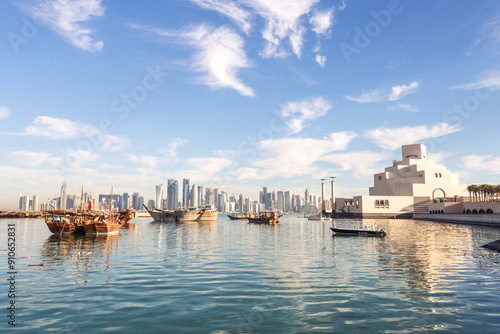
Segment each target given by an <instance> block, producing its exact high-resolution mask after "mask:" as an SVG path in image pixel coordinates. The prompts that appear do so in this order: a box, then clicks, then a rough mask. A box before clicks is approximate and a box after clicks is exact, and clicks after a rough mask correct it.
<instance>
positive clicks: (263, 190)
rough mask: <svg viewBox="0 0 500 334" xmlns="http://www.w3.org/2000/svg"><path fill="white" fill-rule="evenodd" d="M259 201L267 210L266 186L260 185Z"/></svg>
mask: <svg viewBox="0 0 500 334" xmlns="http://www.w3.org/2000/svg"><path fill="white" fill-rule="evenodd" d="M261 203H264V206H265V209H266V210H267V208H268V205H267V187H265V186H264V187H262V200H261Z"/></svg>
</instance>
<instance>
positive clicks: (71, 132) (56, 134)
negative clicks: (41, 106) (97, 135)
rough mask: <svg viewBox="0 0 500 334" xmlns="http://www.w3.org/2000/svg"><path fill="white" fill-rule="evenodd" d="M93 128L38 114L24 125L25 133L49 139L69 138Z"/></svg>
mask: <svg viewBox="0 0 500 334" xmlns="http://www.w3.org/2000/svg"><path fill="white" fill-rule="evenodd" d="M95 130H96V129H95V128H94V127H93V126H91V125H88V124H84V123H76V122H73V121H71V120H69V119H65V118H55V117H49V116H38V117H37V118H35V120H34V121H33V124H31V125H28V126H27V127H26V133H25V134H26V135H28V136H40V137H47V138H50V139H69V138H77V137H81V136H83V135H84V134H89V133H92V134H93V133H94V132H95Z"/></svg>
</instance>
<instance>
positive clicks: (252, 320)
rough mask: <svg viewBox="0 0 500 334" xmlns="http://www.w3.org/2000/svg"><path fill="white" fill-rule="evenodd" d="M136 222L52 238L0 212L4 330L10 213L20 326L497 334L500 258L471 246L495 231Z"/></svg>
mask: <svg viewBox="0 0 500 334" xmlns="http://www.w3.org/2000/svg"><path fill="white" fill-rule="evenodd" d="M370 221H373V220H365V221H364V222H370ZM132 222H133V223H135V224H136V225H137V229H135V230H123V229H122V230H121V231H120V233H119V234H117V235H110V236H54V235H52V234H51V233H50V232H49V230H48V229H47V227H46V225H45V223H43V222H42V221H41V220H36V219H25V220H17V219H16V220H1V221H0V228H1V231H0V263H1V265H0V267H1V268H3V269H2V271H1V272H0V276H4V277H1V280H0V281H1V284H0V296H1V297H0V303H1V304H2V307H1V308H0V309H2V310H4V311H0V313H2V312H3V314H1V317H0V319H2V322H1V323H0V331H1V332H5V331H6V330H7V331H10V330H12V329H13V328H12V327H11V326H8V325H7V317H6V315H7V313H8V311H7V309H6V307H8V302H9V300H8V298H7V292H8V289H9V287H8V285H7V281H6V279H7V278H8V276H7V271H8V268H7V252H6V248H7V224H8V223H15V224H16V246H17V263H16V270H17V272H18V274H17V276H16V299H15V301H16V305H17V309H16V312H17V313H16V327H15V329H16V332H20V333H39V332H42V331H46V332H52V333H110V332H113V333H115V332H116V333H352V332H356V333H414V332H431V331H432V332H434V331H437V332H443V333H479V332H480V333H500V254H499V253H495V252H492V251H489V250H485V249H482V248H479V246H480V245H482V244H485V243H488V242H491V241H494V240H497V239H499V238H500V229H495V228H485V227H475V226H472V227H471V226H464V225H452V224H441V223H436V222H419V221H412V220H377V222H378V227H379V228H385V229H387V232H388V236H387V237H385V238H373V237H372V238H370V237H333V236H332V231H331V230H330V229H329V228H330V227H331V226H332V222H331V221H327V222H319V221H308V220H307V219H304V218H297V217H296V216H293V215H288V216H284V217H282V218H281V219H280V224H278V225H259V224H249V223H248V222H246V221H230V220H229V219H228V218H227V217H226V216H225V215H220V216H219V219H218V221H217V222H212V223H194V222H193V223H160V222H152V221H151V219H135V220H133V221H132ZM359 224H360V223H359V221H353V220H340V219H337V220H336V221H335V225H336V226H338V227H354V226H356V225H358V226H359ZM39 264H43V266H33V265H39Z"/></svg>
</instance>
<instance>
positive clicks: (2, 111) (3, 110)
mask: <svg viewBox="0 0 500 334" xmlns="http://www.w3.org/2000/svg"><path fill="white" fill-rule="evenodd" d="M9 115H10V110H9V108H7V107H4V106H0V119H5V118H7V117H9Z"/></svg>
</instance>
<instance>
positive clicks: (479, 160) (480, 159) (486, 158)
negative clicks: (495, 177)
mask: <svg viewBox="0 0 500 334" xmlns="http://www.w3.org/2000/svg"><path fill="white" fill-rule="evenodd" d="M462 162H463V164H464V165H465V168H467V169H471V170H473V171H474V172H488V173H491V174H500V157H494V156H493V155H492V154H490V155H476V154H473V155H468V156H465V157H463V158H462Z"/></svg>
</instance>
